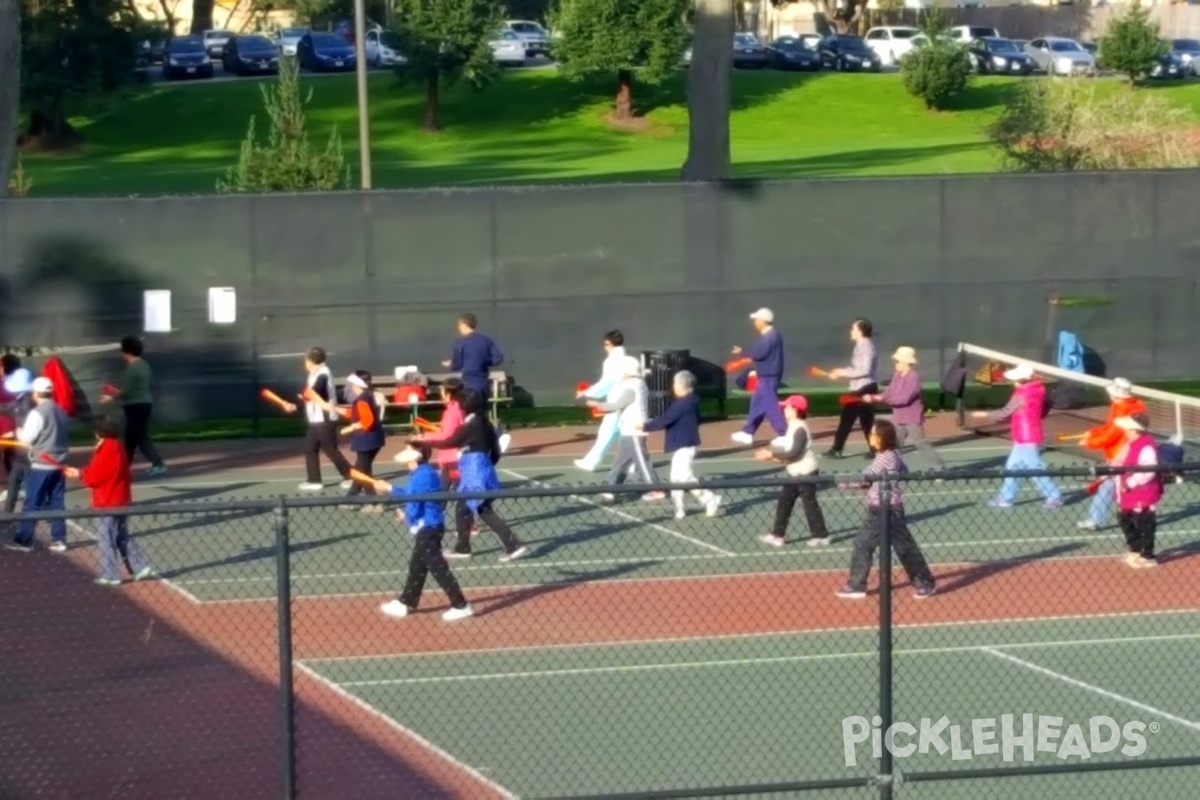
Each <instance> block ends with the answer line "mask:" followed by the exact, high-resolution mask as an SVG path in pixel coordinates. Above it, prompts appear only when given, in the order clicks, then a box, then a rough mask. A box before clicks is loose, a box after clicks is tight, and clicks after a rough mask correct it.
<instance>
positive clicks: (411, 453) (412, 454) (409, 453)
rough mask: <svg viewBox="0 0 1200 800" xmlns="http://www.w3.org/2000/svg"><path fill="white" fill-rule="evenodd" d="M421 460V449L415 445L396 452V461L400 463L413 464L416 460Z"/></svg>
mask: <svg viewBox="0 0 1200 800" xmlns="http://www.w3.org/2000/svg"><path fill="white" fill-rule="evenodd" d="M420 460H421V451H420V450H418V449H417V448H415V447H411V446H410V447H406V448H404V449H403V450H401V451H400V452H399V453H396V461H397V462H398V463H400V464H411V463H413V462H414V461H420Z"/></svg>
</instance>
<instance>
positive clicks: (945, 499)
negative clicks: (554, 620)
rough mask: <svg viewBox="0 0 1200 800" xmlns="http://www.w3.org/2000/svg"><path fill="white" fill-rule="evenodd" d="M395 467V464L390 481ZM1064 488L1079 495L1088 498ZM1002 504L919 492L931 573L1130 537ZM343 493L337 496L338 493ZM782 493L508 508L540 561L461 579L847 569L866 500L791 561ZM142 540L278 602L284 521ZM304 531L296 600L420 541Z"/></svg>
mask: <svg viewBox="0 0 1200 800" xmlns="http://www.w3.org/2000/svg"><path fill="white" fill-rule="evenodd" d="M942 453H943V455H944V457H945V458H946V459H947V461H948V463H949V464H950V465H951V466H955V465H964V466H966V465H973V466H979V465H988V466H992V467H997V466H999V465H1000V464H1001V463H1002V461H1003V457H1004V455H1005V453H1006V448H1005V447H1004V446H1003V445H1002V444H998V443H993V444H991V445H989V446H984V445H980V444H974V445H964V446H957V447H946V448H943V449H942ZM660 461H661V459H660ZM1048 461H1049V462H1050V463H1051V464H1053V463H1059V464H1065V463H1073V461H1071V460H1070V457H1069V456H1064V455H1059V454H1056V453H1050V454H1048ZM909 462H910V467H911V468H912V469H913V470H920V469H922V468H923V467H924V465H923V463H922V462H921V458H920V456H918V455H913V456H911V457H910V458H909ZM862 464H863V461H862V460H861V458H858V457H850V458H847V459H844V460H840V461H833V462H831V463H830V464H829V465H828V466H829V467H830V468H831V471H837V472H849V471H851V470H855V469H859V468H861V465H862ZM394 466H395V465H394V464H387V465H385V469H387V468H391V467H394ZM501 467H502V478H503V479H504V480H505V481H506V482H511V485H513V486H521V485H525V486H529V485H537V484H540V483H542V482H544V483H548V484H551V485H562V484H575V483H590V484H598V483H601V482H602V481H603V480H604V475H603V474H594V475H585V474H584V473H581V472H578V471H576V470H573V469H572V467H571V466H570V462H569V459H566V458H561V457H538V456H533V457H520V456H516V457H511V458H507V459H505V460H504V461H503V462H502V464H501ZM697 472H698V474H699V475H700V476H701V477H728V478H738V477H748V476H754V475H777V474H778V472H777V471H776V470H775V469H772V468H771V467H770V465H767V466H764V465H763V464H761V463H759V462H755V461H753V460H752V459H750V458H748V457H746V456H741V457H718V458H706V459H701V460H699V461H698V462H697ZM665 474H666V471H665V466H664V467H662V475H664V476H665ZM298 478H299V476H298V475H296V474H294V473H292V474H289V472H288V471H281V470H277V469H264V470H254V471H240V472H228V473H218V474H213V475H211V476H210V475H205V476H203V479H192V478H190V477H187V478H170V477H168V478H167V479H164V480H161V481H151V482H145V483H139V484H138V485H137V486H138V488H137V492H136V497H137V500H138V502H139V503H155V502H163V501H184V502H187V501H196V502H197V503H201V502H203V501H205V500H230V501H236V500H245V499H247V498H263V497H271V496H278V495H280V494H287V495H289V496H296V492H295V483H296V481H297V480H298ZM1063 488H1064V490H1066V489H1069V488H1073V489H1076V490H1077V489H1078V488H1080V485H1075V486H1073V487H1065V486H1064V487H1063ZM995 489H996V486H995V484H994V482H992V481H980V480H974V481H955V480H950V481H946V482H945V483H933V482H920V483H912V484H910V485H908V486H906V502H907V506H908V513H909V516H910V520H911V522H912V526H913V530H914V531H915V532H916V534H917V536H918V538H919V540H920V541H921V543H922V546H923V548H924V549H925V551H926V553H927V555H928V557H929V559H930V561H931V562H934V563H948V562H955V563H958V562H964V561H969V562H979V561H997V560H1009V559H1032V558H1037V559H1051V558H1086V557H1097V556H1104V555H1115V554H1117V553H1119V552H1120V546H1119V536H1118V535H1117V534H1116V532H1115V531H1113V532H1110V533H1108V534H1105V533H1099V534H1097V533H1082V534H1081V532H1080V531H1078V530H1077V529H1076V528H1075V522H1076V521H1077V520H1078V519H1080V518H1081V517H1082V516H1083V508H1084V507H1083V506H1082V505H1077V506H1072V507H1069V508H1066V509H1062V510H1057V511H1050V510H1047V509H1044V508H1042V507H1041V505H1040V503H1039V502H1037V498H1036V495H1035V494H1034V493H1033V491H1032V489H1031V488H1029V487H1026V488H1025V489H1023V494H1022V498H1023V499H1024V500H1025V501H1027V502H1023V503H1022V504H1020V505H1018V506H1017V507H1016V508H1013V509H1009V510H995V509H989V508H987V507H986V506H985V502H986V500H987V499H988V498H989V497H990V496H992V495H993V494H994V492H995ZM337 491H338V490H337V489H336V488H334V487H331V488H330V489H328V490H327V494H329V495H331V496H332V495H334V494H335V493H336V492H337ZM776 491H777V490H775V489H773V488H770V487H763V488H761V489H760V488H757V487H754V488H739V489H735V490H730V491H728V492H725V493H724V496H723V500H724V502H723V506H722V510H721V513H720V514H719V515H718V516H717V517H715V518H706V517H705V516H704V515H703V513H702V512H700V511H699V510H698V509H696V508H695V506H693V507H692V508H693V510H692V512H691V513H690V515H689V516H688V517H686V518H685V519H682V520H675V519H674V518H673V514H672V510H671V506H670V504H669V503H667V502H657V503H645V502H641V501H640V500H639V499H638V498H636V497H632V496H631V497H628V498H624V500H623V502H621V503H620V504H618V505H615V506H602V505H600V504H598V503H596V502H595V497H594V496H592V495H587V494H583V493H581V494H579V495H575V496H559V497H550V498H520V499H510V500H505V501H502V502H500V503H498V504H497V510H498V511H499V512H500V513H501V515H502V516H504V517H505V518H506V519H507V520H508V521H509V523H510V524H511V525H512V527H513V528H514V530H515V531H516V533H517V534H518V536H520V537H521V538H522V539H523V540H524V541H525V542H526V543H527V544H529V545H530V546H531V547H532V550H533V553H532V555H531V556H530V557H529V558H527V559H525V560H522V561H519V562H514V563H511V564H505V563H501V562H499V561H498V560H497V556H498V555H499V554H500V550H499V543H498V541H497V540H496V538H495V537H494V536H493V535H491V534H490V533H486V532H485V533H484V535H482V536H480V537H478V538H477V539H475V541H474V550H475V556H474V557H473V558H472V559H471V560H469V561H465V562H456V563H455V564H454V568H455V572H456V574H457V575H458V576H459V579H460V580H461V581H462V583H463V585H464V587H466V588H471V587H486V586H513V585H530V584H537V585H541V584H551V583H557V584H562V583H573V582H583V581H590V580H618V579H647V578H671V577H684V576H711V575H728V574H741V573H762V572H777V571H792V570H804V569H822V570H826V569H841V568H844V567H845V565H846V564H847V561H848V557H849V540H850V539H851V538H852V537H853V535H854V533H855V532H856V531H857V530H858V527H859V524H860V521H861V517H862V497H861V493H859V492H855V491H842V490H837V489H832V488H831V489H828V490H825V491H822V493H821V504H822V508H823V510H824V513H825V516H826V520H827V523H828V526H829V528H830V530H831V531H832V533H833V540H834V541H833V545H832V546H830V547H827V548H820V549H810V548H807V547H805V546H803V545H804V543H803V542H802V541H799V539H800V538H802V537H803V536H804V535H806V534H805V533H804V531H805V525H804V519H803V514H802V513H800V509H799V508H798V507H797V510H796V513H795V515H794V516H793V520H792V523H791V539H790V540H789V541H790V546H788V547H785V548H783V549H775V548H771V547H768V546H766V545H764V544H763V543H761V542H759V541H758V540H757V537H758V536H760V535H762V534H764V533H766V532H768V530H769V529H770V525H771V521H772V519H773V514H774V508H775V499H776ZM72 498H73V502H74V503H75V504H79V503H81V502H84V501H85V497H84V496H83V494H82V493H80V492H73V493H72ZM1189 499H1190V495H1189V493H1188V492H1187V491H1181V492H1171V493H1169V494H1168V497H1167V500H1166V502H1165V504H1164V507H1163V512H1162V515H1161V516H1162V525H1161V527H1160V532H1159V536H1160V539H1161V543H1162V544H1161V549H1163V550H1166V549H1169V548H1171V547H1176V546H1184V545H1187V544H1189V543H1190V542H1191V541H1192V540H1193V539H1195V538H1200V537H1197V534H1200V530H1198V529H1197V527H1196V523H1195V522H1194V521H1193V520H1192V519H1191V517H1190V515H1189V514H1187V513H1186V511H1187V505H1188V501H1189ZM131 525H132V528H133V531H134V532H135V534H136V535H137V536H138V537H139V540H140V541H141V542H142V544H143V546H145V547H146V549H147V550H148V552H149V553H150V554H151V556H152V558H153V559H154V561H155V563H156V565H157V566H158V568H159V569H160V571H161V573H162V574H163V575H164V577H166V578H167V579H169V580H170V581H171V583H172V584H173V585H174V586H175V587H176V588H177V589H180V590H182V591H184V592H186V593H188V594H189V595H191V596H192V597H193V598H195V599H196V600H197V601H200V602H208V601H218V602H219V601H228V600H246V599H253V598H264V599H265V598H271V597H273V596H274V593H275V585H276V578H275V560H274V557H275V551H274V529H273V523H272V517H271V515H270V513H268V512H263V513H251V512H230V513H203V514H196V515H192V514H186V513H179V512H172V513H170V514H152V515H148V516H139V517H135V518H133V519H132V521H131ZM290 532H291V541H292V543H293V548H292V555H291V561H292V564H291V566H292V586H293V594H294V595H295V596H329V595H351V594H380V593H384V594H386V593H390V592H393V591H395V589H396V586H397V582H398V580H400V577H401V574H402V571H403V569H404V567H405V561H406V558H407V542H406V541H405V539H406V537H405V531H404V529H403V528H402V527H401V526H400V525H398V524H397V523H396V521H395V518H394V516H393V515H391V514H390V513H389V514H386V515H381V516H369V515H365V514H359V513H356V512H348V511H342V510H337V509H336V508H334V507H325V508H310V509H293V510H292V511H291V512H290Z"/></svg>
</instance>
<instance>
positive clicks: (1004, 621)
mask: <svg viewBox="0 0 1200 800" xmlns="http://www.w3.org/2000/svg"><path fill="white" fill-rule="evenodd" d="M1196 612H1197V609H1195V608H1172V609H1163V610H1159V611H1113V612H1111V613H1105V614H1058V615H1055V616H1050V617H1003V618H1001V619H966V620H956V621H953V622H909V623H902V624H899V625H896V626H895V627H896V629H897V630H902V631H921V630H935V629H938V628H950V629H954V628H965V627H967V626H976V625H1030V624H1034V625H1041V624H1055V623H1061V622H1091V621H1100V620H1121V619H1131V618H1141V617H1168V616H1177V615H1183V614H1187V615H1193V614H1195V613H1196ZM878 631H879V626H878V625H857V626H852V627H848V628H813V629H811V630H801V631H796V630H782V631H760V632H757V633H723V634H716V635H706V636H674V637H665V638H658V639H616V640H613V641H600V642H570V643H567V644H535V645H515V646H512V647H477V648H467V649H463V650H428V651H425V652H421V653H377V654H374V655H365V656H325V657H317V658H306V659H304V661H305V662H306V663H308V664H334V663H341V662H344V661H345V662H349V661H382V660H393V661H394V660H396V659H398V658H399V659H404V660H408V659H421V658H439V657H443V656H478V655H491V654H493V653H530V652H538V651H544V650H551V651H556V650H594V649H596V648H604V647H645V646H646V645H675V644H690V643H693V642H719V641H754V640H757V639H769V638H772V637H783V636H800V637H806V636H830V635H833V636H837V635H843V634H851V633H877V632H878ZM874 652H876V653H878V651H874Z"/></svg>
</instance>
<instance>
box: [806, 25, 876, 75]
mask: <svg viewBox="0 0 1200 800" xmlns="http://www.w3.org/2000/svg"><path fill="white" fill-rule="evenodd" d="M819 52H820V55H821V62H822V63H823V64H824V65H825V66H826V67H828V68H829V69H836V70H852V71H853V70H865V71H868V72H880V71H882V70H883V63H882V62H881V61H880V60H879V56H877V55H876V54H875V51H874V50H872V49H871V48H869V47H867V43H866V42H864V41H863V39H862V37H861V36H850V35H848V34H844V33H835V34H833V35H831V36H826V37H825V38H824V39H823V40H821V46H820V49H819Z"/></svg>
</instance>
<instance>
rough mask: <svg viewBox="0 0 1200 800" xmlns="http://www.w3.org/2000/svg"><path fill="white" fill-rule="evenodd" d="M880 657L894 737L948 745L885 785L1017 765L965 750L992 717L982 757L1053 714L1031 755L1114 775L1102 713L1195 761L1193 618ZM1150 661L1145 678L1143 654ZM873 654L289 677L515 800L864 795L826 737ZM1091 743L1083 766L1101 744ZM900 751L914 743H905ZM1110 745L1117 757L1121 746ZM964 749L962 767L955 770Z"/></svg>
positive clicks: (1072, 626) (993, 628) (624, 653)
mask: <svg viewBox="0 0 1200 800" xmlns="http://www.w3.org/2000/svg"><path fill="white" fill-rule="evenodd" d="M895 644H896V653H895V657H894V658H895V674H896V679H895V717H894V719H895V721H896V722H906V723H909V724H911V725H912V726H913V727H914V728H915V729H917V730H918V731H919V730H920V727H921V720H922V719H923V718H926V719H928V720H929V723H930V724H936V722H937V721H938V720H939V719H940V718H941V717H942V716H946V717H948V718H949V722H950V725H958V726H960V728H961V731H962V732H961V734H960V736H959V737H958V740H957V741H958V746H954V742H953V739H952V734H951V732H950V730H949V728H947V729H946V732H945V733H944V734H943V735H942V737H941V740H942V742H943V744H944V745H945V746H946V748H947V749H948V752H947V753H945V754H941V753H939V752H938V750H937V748H936V745H934V746H927V747H925V748H924V751H925V752H924V754H922V752H921V750H920V748H918V751H917V752H915V753H913V754H912V755H910V756H908V757H906V758H897V759H896V761H895V768H896V770H897V771H898V772H900V773H901V774H903V773H904V772H915V771H941V770H956V769H978V768H983V767H1002V766H1005V765H1006V764H1007V765H1009V766H1013V765H1017V764H1021V763H1026V762H1023V760H1022V759H1023V758H1024V756H1025V754H1024V751H1023V749H1022V747H1021V745H1020V743H1019V742H1017V743H1015V744H1013V745H1012V747H1013V755H1012V756H1011V757H1010V758H1009V759H1008V760H1007V761H1006V760H1005V757H1004V754H1003V751H1000V752H998V753H996V754H989V753H986V752H985V750H986V745H987V740H986V739H985V740H983V746H981V747H979V748H975V746H974V744H973V739H972V738H971V730H972V724H973V720H976V719H980V720H986V719H994V720H995V722H994V730H995V737H994V742H993V743H994V744H996V745H997V746H998V747H999V746H1002V716H1003V715H1005V714H1012V715H1015V716H1016V722H1015V723H1014V727H1013V730H1014V732H1015V733H1016V734H1017V735H1020V734H1021V732H1022V725H1023V720H1022V715H1023V714H1035V715H1040V717H1061V718H1062V720H1061V722H1060V724H1059V729H1060V733H1059V734H1058V736H1057V738H1053V737H1052V738H1050V739H1048V741H1049V742H1052V743H1053V745H1052V750H1055V749H1057V748H1059V747H1061V746H1062V745H1063V743H1064V742H1065V741H1067V739H1068V736H1067V730H1068V729H1069V728H1070V726H1071V725H1080V726H1081V729H1080V730H1081V731H1082V732H1083V736H1084V744H1085V747H1088V748H1089V758H1088V759H1086V760H1088V761H1096V760H1099V759H1102V758H1116V759H1117V760H1128V758H1127V756H1125V755H1121V753H1120V751H1119V750H1117V751H1115V752H1112V753H1103V754H1101V753H1096V754H1092V753H1090V745H1089V742H1091V741H1093V740H1091V738H1090V737H1091V720H1092V719H1093V718H1095V717H1101V716H1107V717H1110V718H1111V719H1112V720H1113V721H1114V722H1115V723H1116V724H1117V726H1118V727H1120V728H1124V727H1125V726H1126V725H1127V724H1129V723H1138V722H1140V723H1142V724H1143V725H1144V726H1145V728H1144V730H1142V731H1141V732H1142V735H1143V736H1144V738H1145V740H1146V741H1145V748H1144V752H1143V753H1142V754H1140V755H1138V754H1136V753H1135V754H1132V755H1130V756H1129V758H1139V757H1140V758H1147V759H1150V758H1155V759H1158V758H1172V757H1180V756H1190V755H1194V754H1195V753H1196V752H1197V749H1198V748H1200V722H1198V721H1197V720H1200V694H1197V693H1196V692H1195V691H1194V690H1193V689H1194V687H1193V681H1192V676H1193V675H1194V668H1193V665H1194V664H1195V662H1196V659H1197V658H1198V657H1200V628H1198V627H1197V624H1196V621H1195V619H1194V615H1188V614H1168V615H1154V616H1146V617H1140V618H1120V619H1080V620H1070V621H1066V620H1059V621H1046V622H1037V623H1029V622H1023V623H1021V624H1013V623H998V624H978V625H973V626H970V627H968V628H957V629H955V630H953V631H948V630H947V629H946V628H945V627H939V626H930V627H916V628H912V629H900V630H898V631H897V633H896V643H895ZM1151 647H1152V648H1153V660H1152V662H1150V661H1148V660H1147V657H1146V651H1147V649H1148V648H1151ZM876 648H877V644H876V638H875V633H874V632H872V631H845V632H820V633H808V634H789V635H768V636H753V637H733V638H724V639H704V640H690V641H678V642H637V643H628V644H615V645H594V646H592V645H589V646H581V647H556V648H526V649H514V650H507V651H484V652H481V651H475V652H465V653H464V652H459V653H446V654H436V655H420V656H409V657H405V656H383V657H373V658H353V659H336V658H335V659H321V660H315V661H309V662H307V663H305V664H304V666H303V669H304V670H305V671H306V672H308V673H309V674H311V675H313V676H315V677H318V678H319V679H321V680H324V681H327V682H329V683H331V684H334V685H336V686H338V687H340V689H341V690H342V691H343V692H348V693H350V694H351V695H353V696H354V697H356V698H358V699H359V700H361V701H363V702H365V703H367V704H369V705H370V706H372V707H374V708H375V709H378V710H379V711H380V712H382V713H383V714H385V715H387V716H388V717H389V718H390V719H392V720H393V721H395V723H396V725H398V726H400V727H403V728H404V729H406V730H407V731H408V732H410V733H411V734H416V735H417V736H420V737H422V738H423V739H424V740H426V741H427V742H428V743H430V744H432V745H433V746H434V747H437V748H440V749H441V750H442V751H443V752H444V753H445V754H446V757H447V758H449V759H450V760H452V761H454V762H457V763H458V764H459V765H460V766H461V767H462V768H463V769H467V770H471V771H474V772H475V773H476V774H478V775H482V776H484V777H486V778H487V779H488V780H490V781H492V782H493V783H494V784H496V785H498V786H499V787H503V789H505V790H507V791H508V792H509V793H510V794H512V795H515V796H518V797H525V798H531V797H549V796H560V795H585V794H587V793H589V792H591V793H605V792H607V793H612V792H620V791H627V792H636V791H645V790H649V789H655V790H664V789H681V788H688V787H705V786H736V785H752V784H761V783H782V782H787V781H796V780H818V779H839V778H853V777H856V776H857V777H862V778H863V779H864V782H865V779H866V778H867V777H868V776H869V775H870V774H871V773H872V771H873V770H874V769H875V761H874V760H873V758H872V756H871V746H870V742H869V741H867V742H865V743H862V744H858V745H855V744H854V743H853V742H851V743H850V749H851V752H852V753H853V755H854V764H853V765H848V763H847V755H846V747H847V742H846V741H845V738H844V736H843V730H844V728H843V724H844V722H843V721H844V720H846V719H847V718H848V717H850V716H853V715H861V716H863V717H865V718H870V717H872V716H873V715H874V714H875V713H877V712H876V709H877V705H875V704H876V703H877V698H878V688H879V679H878V671H877V669H878V668H877V658H878V656H877V649H876ZM1151 663H1152V664H1153V670H1152V672H1153V674H1154V678H1153V679H1151V680H1142V679H1141V677H1142V675H1141V674H1139V673H1142V668H1148V667H1150V666H1151ZM1139 665H1141V668H1139ZM1142 674H1144V673H1142ZM1037 719H1038V717H1035V720H1037ZM1038 724H1040V723H1035V726H1036V725H1038ZM1032 729H1033V728H1032V727H1031V730H1032ZM1102 733H1103V736H1102V738H1101V739H1100V740H1099V745H1100V747H1097V750H1099V749H1101V748H1102V747H1103V746H1104V744H1105V740H1106V739H1110V734H1109V733H1108V732H1107V731H1106V730H1103V729H1102ZM905 741H906V740H904V739H901V740H900V742H899V743H900V744H904V743H905ZM911 741H912V742H913V743H918V742H919V733H918V735H916V736H913V737H912V738H911ZM1126 741H1129V742H1134V740H1122V741H1121V745H1122V746H1123V745H1124V744H1125V743H1126ZM1134 743H1136V742H1134ZM976 749H978V750H979V752H978V753H976V752H973V751H974V750H976ZM955 750H957V751H958V757H957V759H956V756H955ZM963 752H970V753H971V755H970V757H969V758H962V757H961V756H962V753H963ZM1031 758H1032V759H1033V763H1037V764H1046V763H1051V764H1053V763H1063V761H1064V760H1070V758H1075V760H1076V761H1080V760H1084V759H1081V757H1080V754H1079V751H1076V752H1075V754H1074V755H1072V754H1067V755H1066V757H1065V759H1060V758H1059V753H1058V752H1038V751H1037V750H1036V749H1035V750H1034V751H1033V753H1032V754H1031ZM1198 773H1200V770H1195V769H1187V770H1179V769H1152V770H1136V771H1131V772H1120V773H1110V774H1106V775H1104V776H1080V775H1072V776H1069V778H1068V777H1050V778H1047V777H1040V778H1036V779H1007V781H1008V782H1007V783H1003V782H1000V783H997V782H996V780H995V779H991V780H988V781H979V782H976V781H973V782H971V783H970V784H967V783H959V782H950V783H949V784H922V785H921V786H920V792H921V796H923V797H938V796H941V797H965V796H967V795H968V794H971V795H974V796H979V797H1017V796H1021V793H1022V792H1029V791H1032V792H1033V793H1034V795H1035V796H1040V797H1051V796H1053V797H1062V798H1068V797H1069V798H1075V797H1079V798H1084V797H1088V798H1095V797H1119V796H1126V797H1131V796H1139V797H1150V796H1158V797H1185V796H1189V795H1188V791H1189V790H1188V788H1187V787H1189V786H1192V787H1194V786H1195V783H1194V781H1195V780H1196V778H1197V777H1200V775H1198ZM1023 782H1024V783H1023ZM913 785H914V786H915V785H916V784H913ZM902 786H903V784H902ZM1135 787H1136V788H1135ZM1099 789H1103V791H1100V792H1099V793H1097V791H1098V790H1099ZM1131 790H1133V791H1134V794H1124V795H1122V794H1120V793H1119V792H1120V791H1126V792H1127V791H1131ZM875 791H877V790H866V789H864V790H860V791H858V792H857V793H856V792H855V791H854V790H842V791H841V792H838V793H833V794H828V795H824V796H863V797H867V796H871V794H869V793H868V792H875ZM1114 792H1118V793H1116V794H1114ZM822 794H823V793H818V794H807V793H806V794H804V795H802V796H803V797H810V796H813V797H817V796H822ZM797 796H800V795H797ZM876 796H877V795H876Z"/></svg>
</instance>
